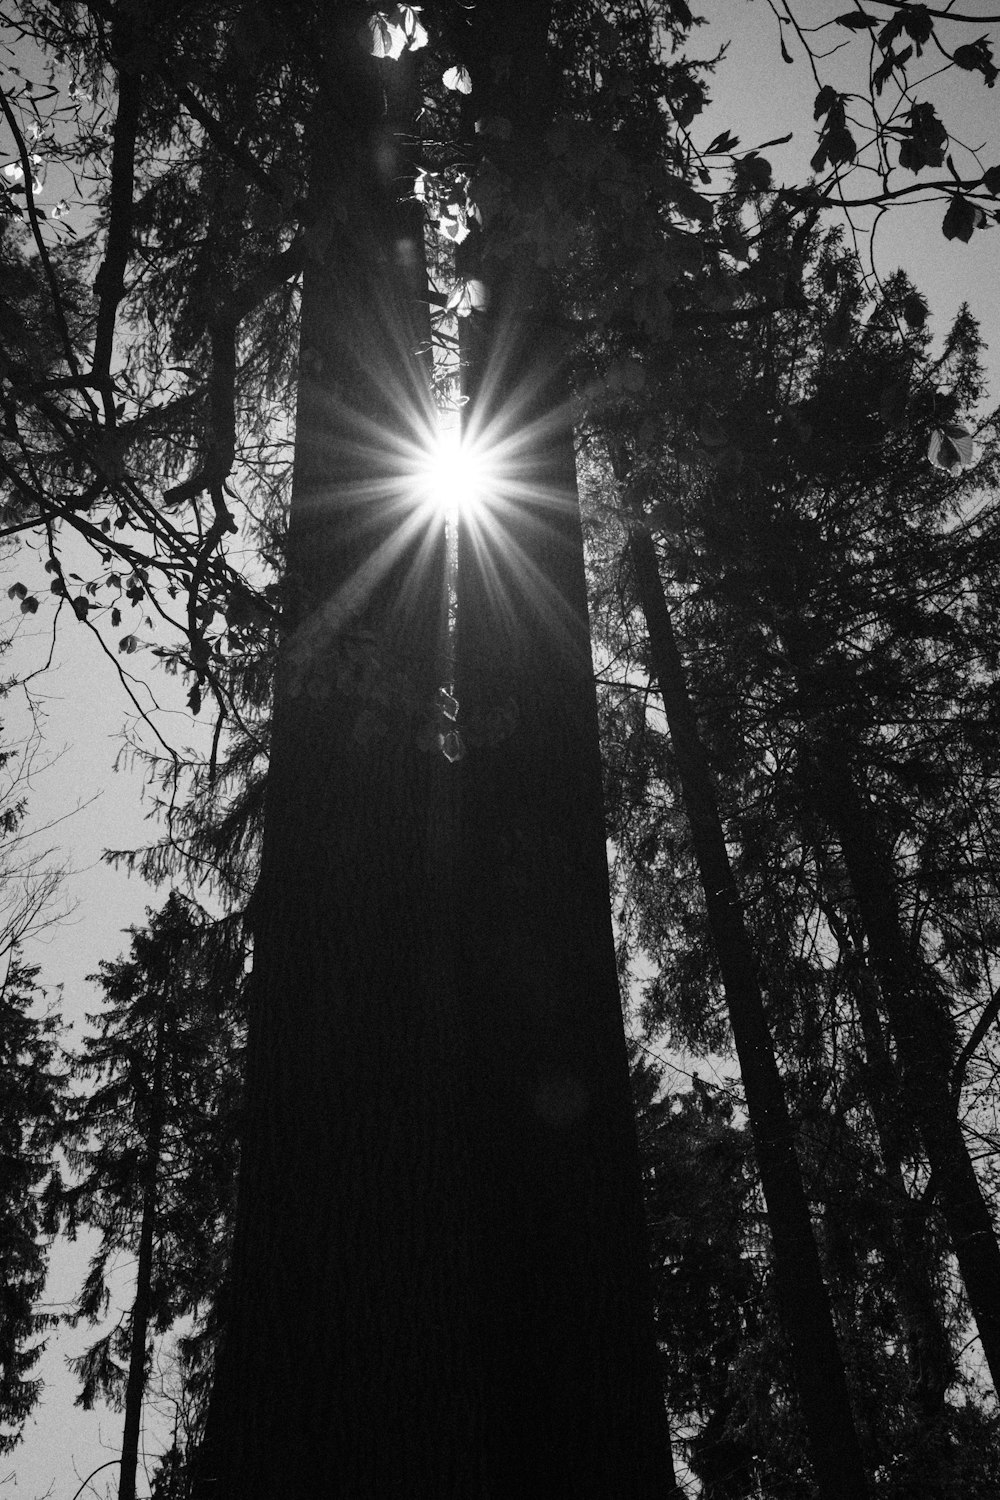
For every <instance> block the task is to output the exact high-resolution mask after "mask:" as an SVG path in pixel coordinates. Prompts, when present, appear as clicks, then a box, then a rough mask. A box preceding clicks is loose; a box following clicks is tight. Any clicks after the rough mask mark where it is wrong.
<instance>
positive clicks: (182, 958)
mask: <svg viewBox="0 0 1000 1500" xmlns="http://www.w3.org/2000/svg"><path fill="white" fill-rule="evenodd" d="M243 966H244V954H243V948H242V944H241V942H240V940H239V937H238V931H237V929H236V928H234V926H233V924H232V923H226V922H222V923H220V922H218V921H214V920H212V919H211V918H210V917H209V916H208V914H207V913H206V912H205V911H203V910H202V909H201V908H200V907H198V906H197V905H196V904H194V903H193V902H190V901H188V900H187V899H185V898H184V897H182V896H181V895H179V894H178V893H177V892H173V893H171V895H170V896H169V897H168V899H167V901H166V903H165V904H164V906H163V907H162V908H161V909H160V910H159V911H155V912H154V911H151V912H150V913H149V924H148V926H147V927H145V928H141V929H132V930H131V946H130V951H129V954H128V956H127V957H124V958H119V959H116V960H114V961H104V962H102V963H101V966H100V971H99V973H98V974H96V975H94V976H93V980H94V982H95V983H97V984H99V985H100V988H101V992H102V998H103V1001H104V1005H103V1007H102V1009H101V1010H100V1011H99V1012H97V1013H96V1014H95V1015H93V1016H91V1017H90V1022H91V1025H92V1026H93V1027H94V1030H93V1031H92V1032H91V1034H90V1035H89V1036H88V1037H87V1038H86V1039H85V1041H84V1045H83V1049H82V1051H81V1052H80V1053H79V1055H78V1056H77V1057H76V1059H75V1060H74V1065H73V1072H74V1076H75V1077H76V1078H77V1079H78V1080H80V1081H81V1082H82V1083H84V1084H85V1086H86V1091H85V1092H84V1093H82V1094H81V1096H80V1098H79V1100H78V1102H77V1104H76V1106H75V1109H74V1114H73V1132H74V1140H75V1144H73V1146H72V1147H71V1149H70V1150H69V1160H70V1165H71V1167H72V1169H73V1174H74V1178H75V1180H74V1181H73V1183H72V1184H71V1185H70V1186H69V1187H68V1188H67V1189H66V1190H65V1193H64V1195H63V1199H62V1205H61V1206H62V1212H63V1215H64V1219H65V1224H66V1227H67V1230H68V1232H69V1233H70V1234H71V1235H75V1233H76V1231H77V1229H78V1228H79V1227H80V1226H81V1225H87V1226H89V1227H90V1228H93V1229H96V1230H97V1231H98V1232H99V1234H100V1242H99V1245H98V1248H97V1250H96V1252H95V1253H94V1255H93V1257H92V1259H91V1262H90V1268H89V1271H88V1274H87V1277H86V1280H85V1282H84V1285H83V1287H82V1289H81V1292H80V1295H79V1298H78V1300H77V1305H76V1308H75V1311H74V1314H73V1321H74V1322H78V1321H80V1320H81V1319H82V1320H84V1321H86V1322H88V1323H91V1324H94V1325H101V1324H106V1323H107V1319H108V1313H109V1307H110V1303H111V1300H112V1280H111V1278H112V1276H113V1275H114V1272H115V1266H116V1263H117V1261H118V1259H119V1257H120V1256H121V1255H122V1254H123V1253H124V1254H129V1255H132V1256H138V1265H139V1271H138V1283H137V1285H136V1288H135V1294H134V1299H133V1301H132V1303H131V1305H130V1307H129V1308H128V1310H127V1311H126V1312H125V1313H124V1314H123V1315H122V1316H121V1317H120V1318H119V1319H118V1320H117V1321H116V1322H114V1323H113V1324H112V1326H111V1327H110V1328H106V1329H105V1331H104V1332H102V1333H101V1334H100V1336H99V1337H98V1338H97V1339H96V1340H95V1342H94V1343H93V1344H92V1345H91V1346H90V1347H89V1348H88V1349H87V1350H86V1351H85V1352H84V1353H83V1354H82V1355H80V1356H78V1357H77V1358H76V1359H75V1360H74V1362H73V1363H74V1368H75V1371H76V1374H77V1375H78V1376H79V1378H80V1382H81V1388H80V1394H79V1396H78V1398H77V1400H78V1404H80V1405H82V1406H84V1407H87V1408H89V1407H91V1406H92V1405H93V1404H94V1402H95V1401H96V1400H98V1399H104V1400H109V1401H110V1402H111V1403H112V1404H113V1405H114V1406H116V1407H117V1408H119V1409H121V1408H122V1407H123V1406H124V1405H125V1404H126V1398H127V1393H128V1391H129V1390H130V1389H131V1388H132V1387H135V1389H136V1390H137V1391H138V1392H139V1393H140V1395H141V1390H142V1387H143V1386H144V1384H145V1377H146V1357H147V1355H146V1349H147V1343H148V1342H149V1341H151V1340H152V1339H153V1337H154V1336H155V1335H157V1334H162V1333H166V1332H168V1331H170V1330H172V1329H174V1328H175V1327H176V1326H177V1325H179V1324H180V1323H181V1322H182V1320H184V1322H185V1324H186V1331H184V1337H183V1341H182V1353H183V1360H184V1364H185V1369H186V1378H187V1381H188V1383H189V1385H190V1386H191V1387H192V1388H193V1389H194V1390H195V1391H197V1390H199V1389H203V1388H204V1385H205V1382H206V1381H207V1379H208V1378H209V1375H210V1372H211V1358H212V1349H213V1344H214V1337H215V1317H216V1314H217V1304H218V1298H219V1295H220V1287H221V1283H222V1277H223V1273H224V1267H225V1262H226V1254H227V1246H228V1240H229V1236H230V1234H231V1229H232V1202H233V1193H234V1187H235V1172H236V1132H237V1124H238V1113H239V1093H240V1067H241V1055H242V1045H243V1026H244V1018H243V1011H242V987H243V978H244V975H243ZM144 1231H145V1233H146V1234H147V1236H148V1239H149V1245H150V1253H149V1255H148V1257H146V1258H144V1257H143V1255H142V1254H141V1240H142V1237H143V1234H144ZM139 1319H141V1322H142V1327H141V1329H140V1334H141V1337H140V1338H139V1348H140V1350H141V1351H142V1364H141V1368H140V1370H139V1372H138V1376H137V1374H136V1372H135V1370H134V1369H133V1368H132V1365H133V1359H134V1350H133V1345H134V1341H135V1335H136V1326H137V1320H139ZM137 1379H138V1384H136V1382H137ZM133 1394H134V1392H133Z"/></svg>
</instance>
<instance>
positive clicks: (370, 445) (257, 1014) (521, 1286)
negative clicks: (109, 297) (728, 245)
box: [198, 8, 669, 1500]
mask: <svg viewBox="0 0 1000 1500" xmlns="http://www.w3.org/2000/svg"><path fill="white" fill-rule="evenodd" d="M352 17H353V20H352ZM360 20H363V15H362V14H361V12H360V11H358V12H355V11H354V10H353V8H351V9H350V10H348V11H346V12H345V11H344V10H343V9H341V10H340V11H338V12H337V17H336V20H335V22H334V23H333V24H332V26H331V36H330V53H329V59H328V67H329V71H328V74H327V86H326V90H325V96H326V111H325V114H323V113H322V112H321V117H320V119H319V122H318V125H317V127H316V130H317V135H318V137H319V140H318V142H317V162H318V165H317V197H318V199H319V206H320V210H321V211H320V213H319V216H318V220H317V222H318V224H319V225H320V226H324V225H325V226H326V228H327V229H330V230H332V233H331V242H330V246H329V248H328V249H326V250H325V251H324V254H323V259H322V261H318V260H317V261H314V262H313V263H311V264H310V266H309V268H308V270H307V274H306V278H305V285H304V290H303V311H302V355H301V373H300V388H299V408H298V419H297V435H296V457H295V475H294V485H293V496H292V514H291V523H290V536H289V558H288V569H287V573H288V577H287V582H286V595H287V604H286V619H287V621H288V624H287V626H286V632H285V639H284V644H283V649H282V657H281V662H280V665H279V673H278V681H277V689H276V702H275V712H274V729H273V743H272V752H271V767H270V774H269V784H268V793H267V798H268V800H267V807H266V818H265V836H264V846H263V854H262V869H261V876H260V883H259V887H258V891H257V893H256V895H255V898H254V902H253V914H254V935H255V956H254V973H253V979H252V989H251V999H250V1038H249V1046H248V1053H249V1056H248V1084H247V1106H246V1115H247V1121H246V1127H245V1138H244V1147H243V1157H242V1166H241V1180H240V1191H239V1203H238V1211H237V1223H236V1231H235V1245H234V1253H233V1270H232V1276H231V1286H230V1292H229V1297H228V1306H227V1309H226V1320H225V1321H226V1331H225V1335H224V1338H223V1344H222V1348H221V1351H220V1356H219V1365H218V1371H217V1377H216V1383H215V1389H214V1392H213V1397H212V1402H211V1407H210V1412H209V1418H208V1424H207V1432H206V1440H205V1444H204V1445H203V1451H202V1455H201V1459H200V1477H199V1482H198V1483H199V1488H198V1494H199V1496H200V1497H201V1500H273V1496H275V1495H277V1494H280V1495H281V1496H282V1497H283V1500H316V1497H321V1496H331V1497H333V1496H336V1497H345V1500H346V1497H350V1500H392V1497H398V1500H419V1497H423V1496H426V1497H428V1500H431V1497H433V1500H513V1497H514V1496H516V1495H522V1494H524V1495H527V1494H545V1495H547V1496H551V1497H553V1500H561V1497H564V1500H570V1496H573V1497H574V1500H577V1497H586V1496H592V1497H593V1500H597V1497H598V1496H600V1497H601V1500H606V1497H607V1496H609V1495H612V1494H613V1495H615V1496H616V1497H619V1496H620V1497H622V1500H630V1497H635V1500H652V1497H653V1496H654V1495H655V1496H657V1497H658V1500H659V1497H660V1496H662V1495H663V1494H664V1492H665V1491H667V1490H668V1489H669V1469H668V1467H667V1462H668V1461H667V1455H666V1452H665V1448H664V1444H663V1442H662V1418H663V1411H662V1401H661V1400H660V1397H659V1392H658V1382H657V1379H656V1369H655V1359H654V1348H653V1339H652V1318H651V1311H650V1310H649V1307H648V1306H647V1304H646V1303H645V1302H644V1300H643V1295H644V1277H645V1262H644V1246H643V1237H642V1220H641V1210H640V1204H639V1197H638V1190H639V1175H638V1159H637V1155H636V1153H635V1148H634V1127H633V1124H632V1119H631V1110H630V1101H629V1094H628V1080H627V1071H626V1067H625V1052H624V1042H623V1038H622V1026H621V1016H620V1011H619V1008H618V996H617V986H616V980H615V973H614V963H613V953H612V949H611V941H610V915H609V903H608V892H607V884H606V880H607V875H606V864H605V854H604V842H603V830H602V827H601V801H600V782H599V777H598V748H597V728H596V715H595V713H594V706H593V683H592V678H591V669H590V661H589V652H588V651H587V637H586V607H585V601H584V600H583V594H582V548H581V545H580V540H579V532H578V529H575V528H576V527H577V523H576V521H575V520H573V521H572V522H571V523H570V524H569V529H568V535H569V538H570V542H571V545H570V549H569V554H568V556H567V555H565V537H564V536H563V534H562V533H561V532H560V534H559V537H558V538H557V542H556V545H555V546H554V548H553V547H550V548H549V549H548V551H546V550H545V549H544V548H543V549H541V550H539V551H538V552H537V557H538V559H539V565H540V566H546V567H549V566H551V567H552V568H554V569H557V568H559V567H563V568H567V569H569V571H570V573H571V576H572V579H573V594H572V608H573V611H575V613H573V614H572V617H571V625H572V628H571V629H570V630H568V631H567V629H566V622H565V621H564V620H563V618H562V614H561V613H559V612H558V611H557V612H556V613H557V615H558V618H551V619H550V618H548V617H547V618H546V620H545V622H544V623H545V628H546V629H547V630H548V631H549V632H550V633H552V634H553V635H554V637H555V641H556V644H555V645H550V644H549V643H548V642H546V641H544V640H542V641H540V640H538V639H536V640H535V641H534V642H533V645H534V649H535V651H536V654H537V662H536V663H535V665H534V667H533V668H532V670H531V671H528V672H526V675H525V676H524V679H523V685H522V680H521V678H519V677H517V676H516V674H515V677H516V682H517V686H516V688H514V689H512V691H515V692H516V693H517V694H518V695H519V713H520V720H519V731H520V732H519V733H517V734H515V735H512V736H506V735H505V734H504V733H502V732H494V730H495V729H496V725H497V723H498V722H499V720H502V719H503V714H504V708H503V706H504V705H506V704H507V702H508V701H509V700H508V697H507V695H506V689H505V688H503V689H501V688H500V687H499V686H498V685H497V682H496V681H495V680H494V679H493V678H490V677H489V676H488V675H487V673H486V671H485V664H483V670H480V666H479V665H477V667H476V671H475V674H474V675H475V678H476V686H475V687H473V685H472V684H471V683H469V694H468V696H469V706H470V713H471V716H472V718H473V719H474V717H475V714H476V712H477V709H476V708H475V706H474V705H475V704H476V703H477V702H478V704H479V705H480V706H481V710H482V717H483V720H484V722H485V721H489V724H492V725H493V726H494V727H493V729H490V728H489V727H487V729H486V731H485V732H484V737H483V739H482V741H481V742H480V743H478V744H474V743H473V741H474V740H475V734H474V733H473V732H471V731H469V732H468V739H469V742H470V749H469V755H468V759H467V761H466V762H459V763H457V764H450V763H449V761H448V760H447V759H446V758H445V757H444V756H443V755H442V754H440V753H439V749H438V746H439V733H440V730H441V728H442V727H443V725H442V721H441V719H440V716H439V715H438V713H437V710H436V708H435V700H436V696H437V692H438V689H439V688H440V687H441V686H442V685H443V683H442V675H441V671H442V658H443V654H444V652H443V646H444V641H445V632H446V614H447V592H446V588H445V547H444V536H443V530H442V528H441V526H440V524H437V523H434V522H432V521H431V520H430V519H429V518H428V517H427V516H426V515H421V514H420V513H419V512H418V511H416V510H415V509H414V506H413V503H412V495H411V493H410V489H411V484H410V480H409V478H408V475H407V469H408V468H409V467H412V463H413V455H412V453H411V454H409V455H408V454H407V452H406V448H407V446H408V445H412V446H418V447H419V446H425V445H426V439H427V435H428V430H429V428H430V426H431V423H432V417H431V413H430V408H429V400H428V395H427V387H426V371H425V369H424V365H423V362H422V361H421V358H420V357H419V355H416V354H414V352H413V351H414V350H415V349H417V348H418V347H419V346H420V345H421V344H422V343H423V342H424V325H423V322H422V320H421V319H419V318H415V317H414V315H413V306H414V298H415V297H418V296H419V295H420V292H421V289H422V288H421V286H420V284H419V283H420V279H421V278H420V258H421V253H422V247H421V246H420V245H419V244H417V243H415V242H414V238H413V230H412V225H411V221H410V219H409V215H408V212H407V211H406V210H405V208H402V207H401V205H400V202H399V198H400V194H399V192H398V191H397V186H398V185H397V184H395V183H394V182H393V181H392V177H393V172H394V169H393V168H392V166H391V159H392V156H393V153H394V150H395V148H396V147H397V146H398V144H399V143H398V140H396V139H394V138H393V131H392V122H391V120H390V118H389V117H388V116H387V114H386V100H387V96H388V95H391V93H392V91H391V90H388V91H387V90H386V89H383V87H382V85H381V81H380V79H379V77H378V73H377V65H376V64H374V63H373V62H372V60H371V59H370V58H367V57H366V56H364V55H363V53H362V51H361V50H360V49H359V48H358V47H357V45H356V43H355V41H354V38H353V35H352V29H351V28H352V26H353V25H354V24H355V23H357V22H359V21H360ZM389 102H390V106H391V98H390V101H389ZM387 163H389V166H388V167H387ZM570 452H571V450H570ZM560 454H561V455H562V457H561V460H560V461H562V460H563V458H564V457H565V435H564V437H563V445H562V447H561V448H560ZM548 462H549V457H548V453H547V451H546V450H545V449H544V447H543V449H542V456H541V458H540V459H536V458H532V459H531V461H530V463H531V464H532V465H534V466H535V470H537V467H538V464H539V463H540V464H541V465H542V466H543V467H544V465H546V464H547V463H548ZM506 566H511V565H509V564H508V563H506V562H505V567H506ZM466 571H468V570H466ZM460 586H461V584H460ZM472 588H473V585H472V584H471V583H467V602H468V601H471V600H472V597H473V596H472ZM560 588H561V579H560V577H559V576H558V575H557V576H556V578H555V581H554V582H553V583H552V584H551V588H550V592H551V594H552V596H553V597H555V596H557V595H558V594H559V590H560ZM475 614H476V609H475V606H474V604H471V603H470V604H469V608H468V611H467V617H468V618H470V619H471V618H472V617H473V616H474V615H475ZM496 620H497V611H496V609H495V607H493V608H492V612H491V614H490V615H486V614H483V615H482V616H481V617H480V623H481V624H482V626H483V627H484V629H486V631H487V634H488V635H490V636H491V633H492V623H491V622H492V621H496ZM498 628H505V627H499V625H498ZM564 637H565V639H566V640H571V642H572V650H571V652H570V656H571V662H569V664H568V665H567V661H566V650H567V647H566V645H565V643H564ZM500 640H502V636H501V637H500ZM517 640H518V650H519V652H521V651H522V650H523V639H522V637H521V636H520V635H519V636H518V637H517ZM495 649H496V643H495V642H493V641H492V639H491V644H490V646H489V653H490V660H491V661H492V659H493V654H494V652H495ZM473 654H474V653H473ZM557 664H558V666H559V671H558V672H557V673H556V675H555V676H553V675H552V672H553V670H554V669H555V667H556V665H557ZM518 665H519V667H520V666H521V665H522V663H521V662H520V659H519V663H518ZM466 681H468V676H466ZM463 692H464V689H461V690H460V697H462V694H463ZM552 705H554V706H552ZM465 708H466V704H465V702H464V700H463V703H462V712H463V714H464V713H465ZM498 710H500V711H499V714H498ZM550 726H553V727H550ZM512 748H513V749H514V750H515V753H514V754H509V753H508V752H509V751H510V750H511V749H512ZM581 798H582V799H584V800H583V806H582V808H580V807H579V805H578V799H581ZM578 812H579V813H580V817H579V819H578V818H577V813H578ZM581 829H582V831H581ZM595 933H596V934H597V936H596V937H595ZM566 965H569V966H570V969H571V972H570V973H568V974H567V973H564V972H563V969H564V967H565V966H566Z"/></svg>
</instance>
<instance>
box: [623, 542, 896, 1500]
mask: <svg viewBox="0 0 1000 1500" xmlns="http://www.w3.org/2000/svg"><path fill="white" fill-rule="evenodd" d="M630 552H631V558H632V566H633V571H634V576H635V581H636V589H637V594H638V599H639V604H640V607H641V609H642V611H643V614H644V616H645V619H646V627H647V630H648V633H649V643H650V651H651V658H652V671H653V677H654V679H655V681H656V685H657V687H658V688H659V691H660V695H661V697H662V699H663V707H664V711H665V713H666V717H667V725H668V728H669V730H670V739H671V744H672V746H673V751H674V759H675V761H676V765H677V771H678V775H679V777H680V783H681V795H682V798H683V802H684V809H685V812H686V814H687V817H688V821H689V823H690V826H691V839H692V845H693V848H694V853H695V859H696V861H697V864H698V869H699V873H700V875H701V881H702V886H703V889H704V893H705V904H706V909H707V913H708V921H709V927H710V930H711V933H712V938H713V942H714V946H715V951H716V957H717V958H718V961H719V968H720V970H721V971H722V982H723V988H724V990H725V995H726V1003H727V1006H728V1010H729V1018H730V1024H731V1025H732V1030H733V1040H734V1041H735V1044H736V1052H737V1056H738V1057H739V1062H740V1071H741V1073H742V1077H743V1087H744V1092H745V1095H746V1103H747V1114H748V1117H749V1121H750V1128H751V1132H752V1134H753V1140H754V1146H755V1150H756V1154H757V1165H758V1169H759V1171H760V1179H761V1187H762V1189H763V1193H764V1201H765V1203H766V1205H767V1218H768V1225H769V1227H770V1231H771V1238H772V1243H773V1248H774V1273H775V1285H776V1289H777V1293H778V1299H779V1305H780V1309H781V1317H782V1323H783V1325H784V1329H785V1333H786V1335H787V1337H788V1341H789V1346H790V1349H791V1355H792V1364H793V1369H794V1373H795V1382H796V1388H797V1390H798V1394H799V1400H800V1402H801V1408H802V1415H803V1418H804V1420H805V1425H806V1432H807V1436H808V1441H809V1451H810V1456H811V1458H812V1463H813V1480H814V1483H815V1485H816V1488H817V1490H818V1492H819V1494H820V1495H821V1496H823V1497H824V1500H856V1497H858V1496H862V1495H865V1494H867V1492H868V1491H867V1481H866V1477H865V1471H864V1465H863V1462H862V1457H861V1450H860V1445H859V1442H858V1437H857V1430H856V1427H855V1424H854V1418H853V1414H852V1412H851V1405H850V1400H849V1396H848V1390H847V1381H846V1378H845V1375H844V1367H843V1363H842V1361H841V1358H840V1352H839V1350H838V1348H837V1341H836V1335H835V1332H834V1326H833V1317H832V1313H831V1310H830V1300H829V1295H828V1292H827V1289H826V1285H825V1283H824V1281H823V1275H822V1270H821V1267H820V1261H819V1253H818V1250H817V1247H816V1241H815V1238H814V1236H813V1231H812V1224H811V1222H810V1217H809V1205H808V1202H807V1200H806V1196H805V1191H804V1188H803V1185H802V1175H801V1171H800V1169H799V1163H798V1160H797V1158H796V1155H795V1143H794V1138H793V1131H792V1123H791V1120H790V1118H789V1115H788V1108H787V1105H786V1102H785V1095H784V1089H783V1087H782V1082H781V1077H780V1075H779V1073H778V1067H777V1063H776V1061H775V1056H774V1046H773V1043H772V1041H771V1036H770V1033H769V1030H768V1026H767V1020H766V1017H765V1014H764V1004H763V996H762V994H761V989H760V983H759V980H758V965H757V959H756V956H755V954H754V951H753V947H752V945H751V941H750V937H749V934H748V933H747V930H746V924H745V922H744V918H743V913H742V910H741V906H740V899H739V893H738V891H737V888H736V882H735V879H734V877H733V872H732V867H731V865H730V862H729V853H728V850H727V848H726V840H725V833H724V830H723V827H722V821H721V819H720V817H719V811H718V806H717V803H716V799H715V789H714V786H713V782H712V774H711V771H710V769H709V766H708V762H707V759H706V756H705V751H704V746H703V744H702V741H701V735H700V732H699V729H698V723H697V719H696V717H695V713H694V709H693V707H692V704H691V700H690V696H689V694H688V690H687V683H686V681H685V675H684V667H683V663H682V662H681V658H680V653H679V652H678V649H677V642H676V639H675V637H674V631H673V623H672V621H671V618H670V611H669V607H668V605H667V600H666V596H665V594H664V591H663V584H662V581H661V579H660V571H659V563H658V561H657V557H656V551H655V548H654V546H653V542H652V538H651V537H650V535H649V532H648V531H647V530H645V529H644V528H643V527H642V526H641V525H638V524H637V525H636V526H635V527H634V529H633V532H632V539H631V544H630Z"/></svg>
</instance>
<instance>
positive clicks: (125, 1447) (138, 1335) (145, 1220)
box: [118, 1016, 164, 1500]
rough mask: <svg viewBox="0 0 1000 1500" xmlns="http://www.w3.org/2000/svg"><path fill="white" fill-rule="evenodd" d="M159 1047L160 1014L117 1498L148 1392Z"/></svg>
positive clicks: (134, 1454) (122, 1497) (129, 1483)
mask: <svg viewBox="0 0 1000 1500" xmlns="http://www.w3.org/2000/svg"><path fill="white" fill-rule="evenodd" d="M163 1047H164V1021H163V1017H162V1016H161V1017H160V1019H159V1021H158V1023H157V1028H156V1050H155V1052H154V1055H153V1083H152V1097H151V1099H150V1119H149V1134H148V1136H147V1139H146V1161H145V1165H144V1168H143V1176H144V1179H145V1180H144V1182H143V1187H142V1216H141V1218H140V1221H139V1255H138V1263H137V1265H136V1272H135V1301H134V1302H133V1303H132V1337H131V1340H130V1344H129V1360H128V1380H127V1382H126V1385H125V1426H124V1430H123V1432H122V1461H121V1468H120V1469H119V1471H118V1500H135V1475H136V1469H137V1468H138V1465H139V1432H140V1428H141V1423H142V1401H143V1397H144V1395H145V1393H146V1333H147V1331H148V1329H149V1313H150V1307H151V1304H152V1283H153V1233H154V1230H155V1228H156V1198H157V1186H158V1183H157V1178H158V1175H159V1166H160V1146H161V1141H162V1138H163V1112H164V1111H163Z"/></svg>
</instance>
